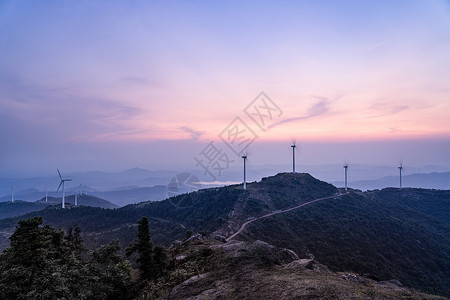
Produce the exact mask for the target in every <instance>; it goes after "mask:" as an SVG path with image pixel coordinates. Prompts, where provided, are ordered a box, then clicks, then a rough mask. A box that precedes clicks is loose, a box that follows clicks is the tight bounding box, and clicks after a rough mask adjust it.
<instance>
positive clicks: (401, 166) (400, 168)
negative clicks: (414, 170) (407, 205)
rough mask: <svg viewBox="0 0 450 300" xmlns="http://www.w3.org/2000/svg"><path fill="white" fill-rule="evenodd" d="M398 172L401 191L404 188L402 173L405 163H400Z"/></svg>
mask: <svg viewBox="0 0 450 300" xmlns="http://www.w3.org/2000/svg"><path fill="white" fill-rule="evenodd" d="M398 170H399V171H400V189H401V188H402V171H403V162H400V165H399V166H398Z"/></svg>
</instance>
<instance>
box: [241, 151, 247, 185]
mask: <svg viewBox="0 0 450 300" xmlns="http://www.w3.org/2000/svg"><path fill="white" fill-rule="evenodd" d="M242 158H243V159H244V190H246V189H247V179H246V175H247V173H246V171H247V170H246V169H245V163H246V161H247V154H245V155H242Z"/></svg>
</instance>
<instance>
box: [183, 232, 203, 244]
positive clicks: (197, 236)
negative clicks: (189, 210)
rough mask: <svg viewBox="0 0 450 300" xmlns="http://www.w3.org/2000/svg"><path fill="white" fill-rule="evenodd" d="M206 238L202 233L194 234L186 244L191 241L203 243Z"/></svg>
mask: <svg viewBox="0 0 450 300" xmlns="http://www.w3.org/2000/svg"><path fill="white" fill-rule="evenodd" d="M205 239H206V238H205V237H204V236H203V235H202V234H200V233H196V234H194V235H193V236H191V237H190V238H188V239H187V240H186V242H190V241H203V240H205Z"/></svg>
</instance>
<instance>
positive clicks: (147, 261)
mask: <svg viewBox="0 0 450 300" xmlns="http://www.w3.org/2000/svg"><path fill="white" fill-rule="evenodd" d="M134 252H137V253H138V254H139V257H138V259H137V263H138V264H139V272H140V276H141V279H143V280H150V279H155V278H156V275H157V272H155V271H156V266H155V262H154V259H153V244H152V242H151V241H150V229H149V222H148V218H147V217H142V219H141V220H139V221H138V231H137V237H136V239H135V241H134V242H133V243H132V244H131V245H130V246H129V247H127V253H126V254H127V256H129V255H131V254H133V253H134Z"/></svg>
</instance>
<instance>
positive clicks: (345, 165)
mask: <svg viewBox="0 0 450 300" xmlns="http://www.w3.org/2000/svg"><path fill="white" fill-rule="evenodd" d="M344 170H345V191H347V171H348V162H346V163H344Z"/></svg>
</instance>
